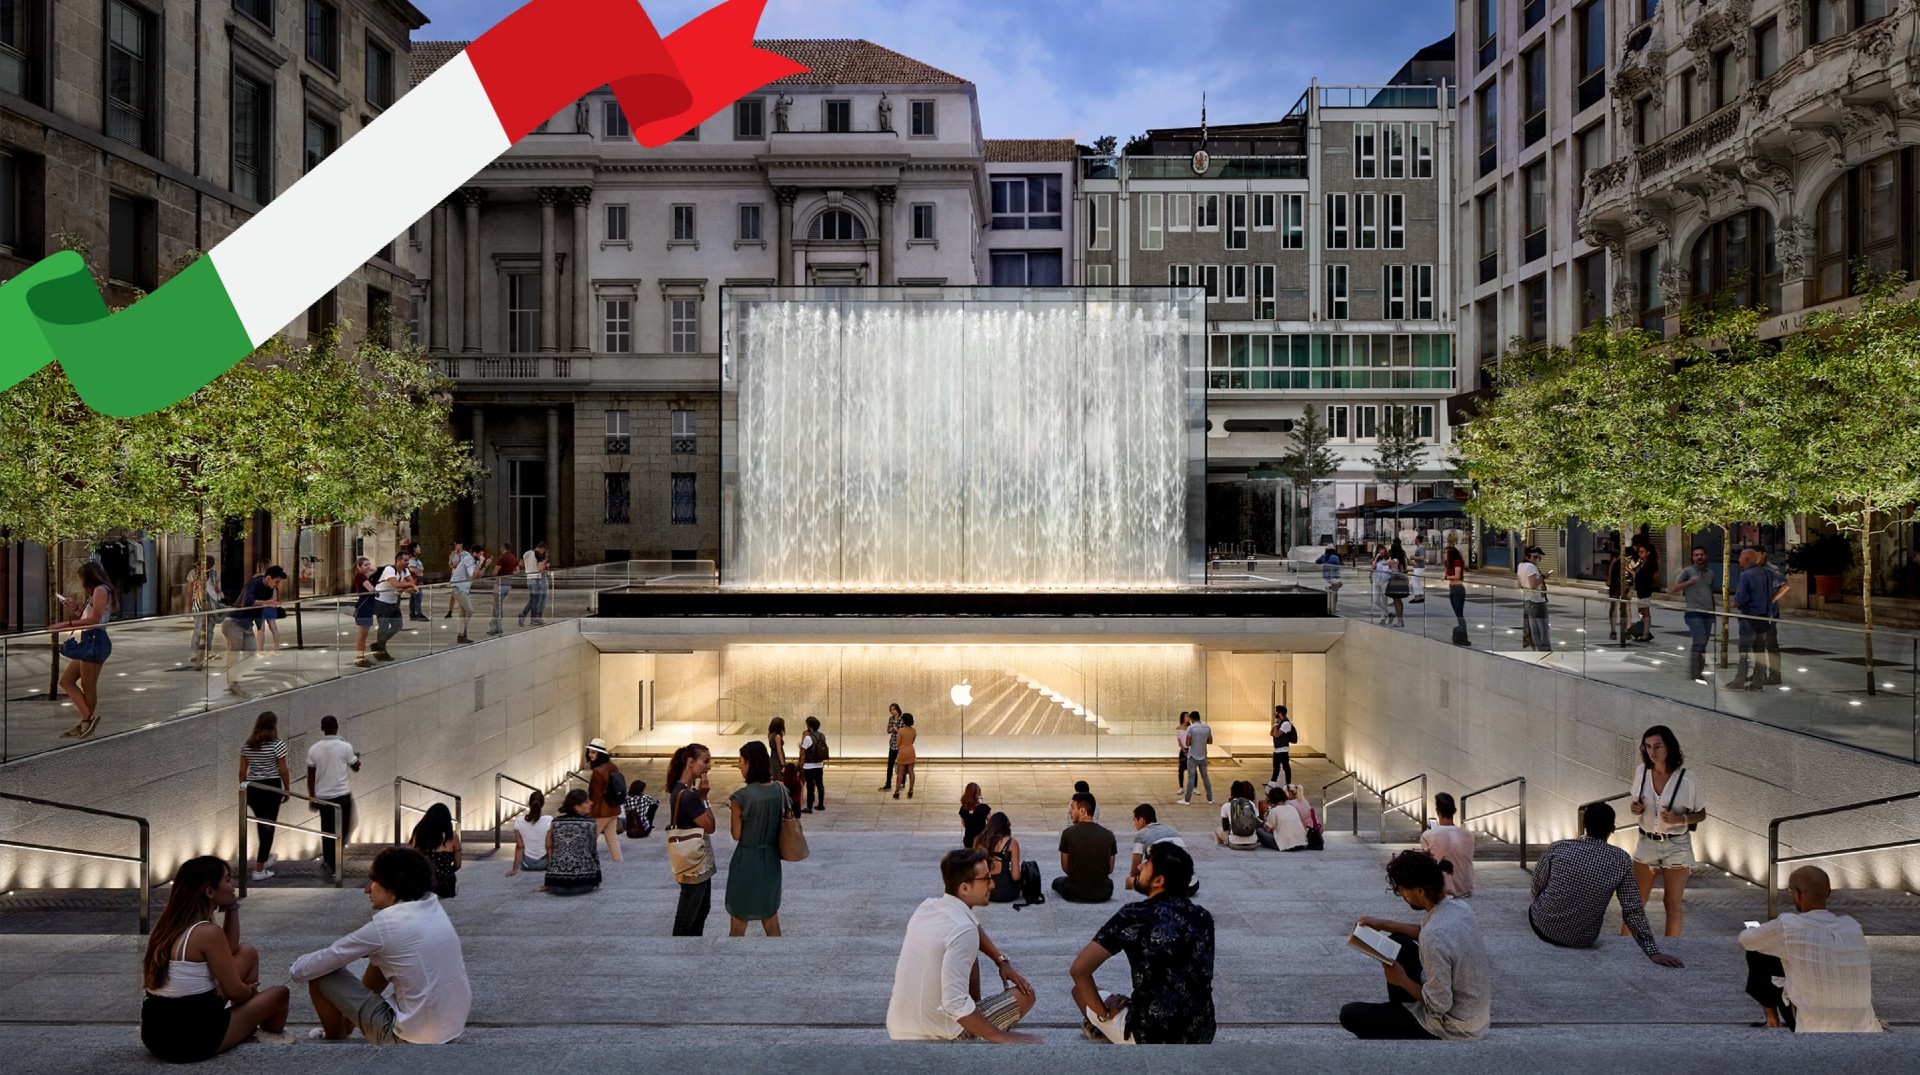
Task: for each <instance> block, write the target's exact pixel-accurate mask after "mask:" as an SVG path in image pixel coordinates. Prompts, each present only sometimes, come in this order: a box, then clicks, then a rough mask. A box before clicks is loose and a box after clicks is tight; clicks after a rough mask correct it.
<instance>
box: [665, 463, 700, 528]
mask: <svg viewBox="0 0 1920 1075" xmlns="http://www.w3.org/2000/svg"><path fill="white" fill-rule="evenodd" d="M668 490H669V492H668V497H669V500H670V504H671V511H672V514H671V516H670V517H669V521H670V522H672V523H674V524H675V525H679V524H688V525H691V524H692V523H693V522H695V518H694V510H693V509H694V502H693V475H691V474H679V473H676V474H674V475H673V476H672V477H671V479H670V480H669V484H668Z"/></svg>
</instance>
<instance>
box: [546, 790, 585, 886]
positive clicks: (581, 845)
mask: <svg viewBox="0 0 1920 1075" xmlns="http://www.w3.org/2000/svg"><path fill="white" fill-rule="evenodd" d="M587 799H588V795H587V792H586V790H585V789H584V788H574V789H573V790H572V791H569V792H567V797H566V798H565V799H563V800H561V802H560V815H559V816H558V817H556V818H554V819H553V824H552V825H551V826H549V827H548V828H547V883H546V884H544V885H541V886H540V887H539V888H536V889H534V891H535V892H551V893H553V894H554V895H556V896H579V895H583V894H585V893H588V892H592V891H593V890H594V889H596V888H599V887H600V848H599V840H600V833H599V830H597V829H595V828H594V825H593V818H591V817H589V816H588V814H587Z"/></svg>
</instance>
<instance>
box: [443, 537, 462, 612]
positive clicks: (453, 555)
mask: <svg viewBox="0 0 1920 1075" xmlns="http://www.w3.org/2000/svg"><path fill="white" fill-rule="evenodd" d="M466 554H467V546H466V544H465V543H464V542H459V541H456V542H454V543H453V551H452V552H449V553H447V577H448V578H452V577H453V573H454V572H455V571H457V570H459V568H460V557H462V556H464V555H466ZM457 607H458V605H457V603H456V602H455V601H454V599H453V593H452V591H448V593H447V614H446V615H445V616H443V617H441V618H442V619H448V620H450V619H452V618H453V614H454V611H455V610H456V608H457Z"/></svg>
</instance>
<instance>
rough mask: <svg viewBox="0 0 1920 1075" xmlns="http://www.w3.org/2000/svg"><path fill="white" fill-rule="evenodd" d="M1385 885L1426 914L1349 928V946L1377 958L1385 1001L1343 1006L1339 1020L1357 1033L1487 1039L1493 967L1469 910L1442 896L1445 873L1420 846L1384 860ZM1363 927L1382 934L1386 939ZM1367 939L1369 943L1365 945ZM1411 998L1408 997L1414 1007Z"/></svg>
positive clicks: (1362, 922) (1362, 921) (1369, 919)
mask: <svg viewBox="0 0 1920 1075" xmlns="http://www.w3.org/2000/svg"><path fill="white" fill-rule="evenodd" d="M1387 889H1388V891H1390V892H1392V893H1393V894H1394V895H1396V896H1398V897H1400V898H1401V899H1402V900H1405V901H1406V904H1407V906H1408V907H1411V908H1413V909H1414V910H1416V911H1424V912H1426V913H1425V914H1424V915H1423V916H1422V917H1421V919H1420V921H1418V922H1395V921H1391V920H1389V919H1384V918H1372V917H1367V918H1362V919H1360V921H1359V924H1358V926H1357V927H1356V929H1355V931H1354V932H1355V937H1356V939H1357V941H1359V942H1363V943H1356V941H1354V940H1350V941H1349V942H1348V943H1349V944H1353V945H1354V947H1357V948H1360V949H1361V950H1362V951H1363V952H1366V954H1367V955H1369V956H1372V957H1373V958H1375V959H1378V960H1380V963H1381V969H1382V971H1384V972H1385V974H1386V978H1387V1000H1386V1001H1385V1002H1384V1003H1380V1004H1369V1003H1365V1002H1361V1001H1356V1002H1354V1003H1352V1004H1348V1005H1346V1006H1344V1007H1342V1008H1341V1009H1340V1025H1341V1026H1343V1027H1346V1028H1347V1030H1348V1031H1350V1032H1352V1034H1353V1036H1354V1037H1357V1038H1393V1039H1407V1040H1421V1039H1436V1038H1437V1039H1449V1040H1465V1039H1473V1038H1480V1037H1484V1036H1485V1035H1486V1033H1487V1023H1488V1021H1489V1017H1490V1014H1491V1011H1492V999H1493V982H1492V971H1491V969H1490V967H1489V964H1488V961H1487V945H1486V940H1485V938H1483V937H1482V936H1481V935H1480V923H1479V922H1478V921H1476V920H1475V919H1474V916H1473V911H1472V909H1470V908H1469V907H1468V906H1467V905H1466V904H1465V903H1463V902H1461V901H1459V900H1457V899H1454V898H1453V897H1452V896H1449V895H1447V875H1446V874H1445V873H1444V872H1442V871H1441V869H1440V863H1439V862H1438V861H1436V860H1435V859H1434V857H1433V856H1432V855H1429V854H1427V853H1426V852H1425V851H1402V852H1400V853H1399V854H1397V855H1395V856H1393V858H1392V859H1391V860H1390V861H1388V863H1387ZM1368 930H1374V931H1379V932H1380V933H1385V934H1386V935H1387V938H1388V939H1386V940H1383V939H1380V938H1379V937H1378V936H1377V934H1368V933H1366V932H1365V931H1368ZM1369 938H1371V943H1364V942H1368V941H1369ZM1375 946H1378V947H1375ZM1381 948H1387V949H1394V948H1397V951H1391V952H1383V951H1381V950H1380V949H1381ZM1386 956H1391V957H1392V958H1384V957H1386ZM1408 1001H1411V1002H1413V1007H1412V1008H1411V1009H1409V1008H1408V1007H1407V1006H1406V1005H1407V1002H1408Z"/></svg>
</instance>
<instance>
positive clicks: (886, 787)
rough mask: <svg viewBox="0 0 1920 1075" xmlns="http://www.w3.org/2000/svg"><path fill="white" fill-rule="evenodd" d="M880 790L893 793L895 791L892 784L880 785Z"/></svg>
mask: <svg viewBox="0 0 1920 1075" xmlns="http://www.w3.org/2000/svg"><path fill="white" fill-rule="evenodd" d="M880 790H881V791H892V790H893V785H892V784H882V785H880Z"/></svg>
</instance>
